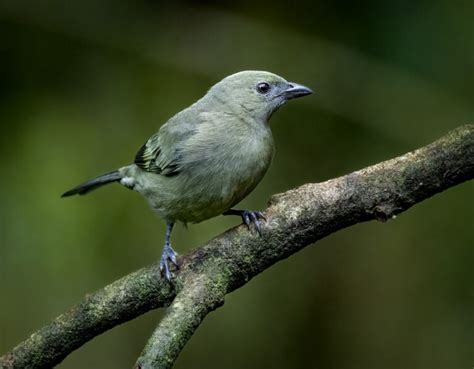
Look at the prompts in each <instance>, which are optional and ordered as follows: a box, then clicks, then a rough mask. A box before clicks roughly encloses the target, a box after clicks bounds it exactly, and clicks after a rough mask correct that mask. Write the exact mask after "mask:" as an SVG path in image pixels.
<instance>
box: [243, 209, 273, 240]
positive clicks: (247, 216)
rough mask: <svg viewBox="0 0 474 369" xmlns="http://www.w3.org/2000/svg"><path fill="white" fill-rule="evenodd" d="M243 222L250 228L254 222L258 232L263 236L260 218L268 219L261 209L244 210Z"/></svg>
mask: <svg viewBox="0 0 474 369" xmlns="http://www.w3.org/2000/svg"><path fill="white" fill-rule="evenodd" d="M241 217H242V222H243V223H244V224H245V225H246V226H247V228H248V229H250V224H253V225H254V227H255V230H256V231H257V233H258V234H259V235H260V236H261V235H262V231H261V229H260V219H263V220H265V221H266V220H267V219H266V218H265V216H264V215H263V214H262V213H261V212H260V211H251V210H242V214H241Z"/></svg>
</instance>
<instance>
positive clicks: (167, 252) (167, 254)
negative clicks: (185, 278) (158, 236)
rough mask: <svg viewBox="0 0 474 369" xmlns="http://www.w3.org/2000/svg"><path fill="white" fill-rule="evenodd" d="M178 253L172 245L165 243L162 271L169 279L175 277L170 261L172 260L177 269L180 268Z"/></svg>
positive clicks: (161, 262)
mask: <svg viewBox="0 0 474 369" xmlns="http://www.w3.org/2000/svg"><path fill="white" fill-rule="evenodd" d="M177 255H178V254H177V253H176V252H175V251H174V250H173V249H172V248H171V245H169V244H166V245H165V247H164V249H163V253H162V254H161V260H160V272H161V275H163V274H164V276H165V278H166V279H167V280H168V281H171V279H172V278H173V273H171V271H170V265H169V263H170V262H171V263H172V264H173V265H174V266H175V267H176V269H179V265H178V261H177V259H176V257H177Z"/></svg>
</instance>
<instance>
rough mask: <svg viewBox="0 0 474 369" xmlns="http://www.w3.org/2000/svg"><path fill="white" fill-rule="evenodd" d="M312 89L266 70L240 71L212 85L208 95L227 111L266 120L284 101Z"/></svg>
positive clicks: (307, 92)
mask: <svg viewBox="0 0 474 369" xmlns="http://www.w3.org/2000/svg"><path fill="white" fill-rule="evenodd" d="M312 92H313V91H311V89H309V88H308V87H305V86H303V85H300V84H297V83H293V82H288V81H287V80H285V79H284V78H282V77H280V76H277V75H276V74H273V73H270V72H264V71H243V72H239V73H236V74H232V75H230V76H228V77H226V78H224V79H223V80H222V81H220V82H218V83H217V84H215V85H214V86H212V87H211V89H210V90H209V92H208V97H209V98H210V99H212V100H213V101H214V102H217V104H218V105H219V106H221V109H226V110H228V112H229V113H232V114H239V115H244V116H247V117H251V118H254V119H256V120H263V121H267V120H268V119H269V118H270V117H271V115H272V113H273V112H274V111H276V110H277V109H278V108H279V107H280V106H282V105H283V104H284V103H285V102H287V101H288V100H291V99H294V98H297V97H302V96H306V95H309V94H311V93H312Z"/></svg>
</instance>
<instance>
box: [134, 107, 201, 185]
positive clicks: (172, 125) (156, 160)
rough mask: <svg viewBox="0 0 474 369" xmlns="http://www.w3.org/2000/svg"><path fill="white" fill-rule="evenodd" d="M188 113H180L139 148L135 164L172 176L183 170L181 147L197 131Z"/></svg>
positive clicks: (153, 171)
mask: <svg viewBox="0 0 474 369" xmlns="http://www.w3.org/2000/svg"><path fill="white" fill-rule="evenodd" d="M186 115H188V114H178V115H176V116H175V117H173V118H172V119H170V120H169V121H168V122H167V123H166V124H165V125H163V126H162V127H161V128H160V130H159V131H158V132H157V133H155V134H154V135H153V136H151V137H150V138H149V139H148V141H147V142H146V143H145V144H144V145H143V146H142V147H141V148H140V150H138V152H137V154H136V156H135V164H136V165H137V166H138V167H139V168H141V169H143V170H145V171H147V172H152V173H156V174H161V175H164V176H167V177H172V176H175V175H177V174H179V173H180V171H181V169H182V168H181V165H180V164H181V159H182V153H181V150H180V148H181V147H182V146H183V144H184V143H185V142H186V141H187V139H188V138H189V137H191V136H192V135H193V134H194V132H195V127H196V126H195V124H192V123H190V122H189V120H188V119H185V118H188V117H186Z"/></svg>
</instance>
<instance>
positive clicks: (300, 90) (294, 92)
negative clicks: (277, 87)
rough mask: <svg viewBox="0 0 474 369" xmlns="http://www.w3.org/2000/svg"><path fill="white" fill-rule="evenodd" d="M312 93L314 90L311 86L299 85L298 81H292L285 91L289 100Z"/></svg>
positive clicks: (284, 93)
mask: <svg viewBox="0 0 474 369" xmlns="http://www.w3.org/2000/svg"><path fill="white" fill-rule="evenodd" d="M312 93H313V90H311V89H310V88H308V87H306V86H303V85H299V84H298V83H294V82H290V83H289V86H288V88H287V89H286V90H285V91H284V92H283V95H284V96H285V98H286V99H287V100H290V99H295V98H297V97H302V96H306V95H309V94H312Z"/></svg>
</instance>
